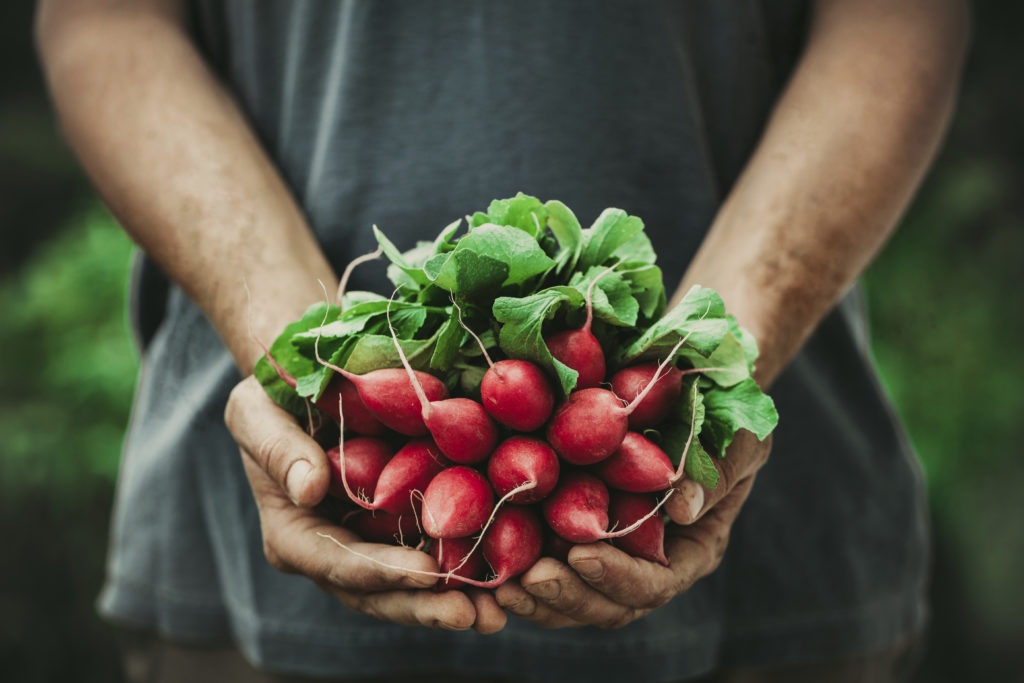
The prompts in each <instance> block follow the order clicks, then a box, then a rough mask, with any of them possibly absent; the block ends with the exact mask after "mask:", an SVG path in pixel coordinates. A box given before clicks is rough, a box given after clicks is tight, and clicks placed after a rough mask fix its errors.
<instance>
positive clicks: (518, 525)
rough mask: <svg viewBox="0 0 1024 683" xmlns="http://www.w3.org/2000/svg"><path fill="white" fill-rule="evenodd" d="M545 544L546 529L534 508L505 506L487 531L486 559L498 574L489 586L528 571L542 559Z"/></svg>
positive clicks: (485, 543)
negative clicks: (544, 529) (543, 527)
mask: <svg viewBox="0 0 1024 683" xmlns="http://www.w3.org/2000/svg"><path fill="white" fill-rule="evenodd" d="M543 547H544V532H543V529H542V527H541V523H540V518H539V517H538V516H537V513H536V512H534V511H533V509H532V508H528V507H519V506H515V505H513V506H511V507H506V508H502V509H501V511H499V512H498V514H497V516H496V517H495V518H494V523H493V524H492V525H491V528H490V529H489V530H488V531H487V533H486V534H485V535H484V542H483V551H484V559H486V560H487V564H489V565H491V569H492V570H493V571H494V573H495V575H496V576H495V578H493V579H492V580H491V581H489V582H488V584H489V585H487V586H485V587H487V588H496V587H497V586H500V585H501V584H503V583H505V582H506V581H508V580H509V579H510V578H512V577H513V576H518V575H519V574H522V573H523V572H525V571H526V570H527V569H529V568H530V567H532V566H533V564H534V563H535V562H536V561H537V560H539V559H540V553H541V549H542V548H543ZM474 585H477V584H474Z"/></svg>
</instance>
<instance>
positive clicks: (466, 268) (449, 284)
mask: <svg viewBox="0 0 1024 683" xmlns="http://www.w3.org/2000/svg"><path fill="white" fill-rule="evenodd" d="M508 229H512V228H508ZM465 239H466V238H465V237H463V238H462V240H459V245H460V246H461V245H462V242H463V241H464V240H465ZM423 270H424V272H425V273H426V274H427V276H428V277H429V278H430V279H431V280H433V282H434V284H435V285H437V286H438V287H440V288H442V289H445V290H447V291H449V292H451V293H452V294H454V295H455V296H458V297H460V298H472V297H474V296H478V295H482V294H486V293H489V292H493V291H496V290H497V289H498V288H499V287H500V286H501V284H502V283H503V282H505V281H506V280H507V279H508V274H509V266H508V265H507V264H506V263H503V262H501V261H499V260H497V259H495V258H492V257H491V256H488V255H486V254H478V253H477V252H475V251H473V250H470V249H459V248H456V249H455V251H452V252H449V253H447V254H438V255H437V256H435V257H434V258H432V259H430V260H429V261H427V263H426V264H425V265H424V266H423Z"/></svg>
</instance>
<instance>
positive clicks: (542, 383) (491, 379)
mask: <svg viewBox="0 0 1024 683" xmlns="http://www.w3.org/2000/svg"><path fill="white" fill-rule="evenodd" d="M480 398H481V400H482V401H483V404H484V408H485V409H486V410H487V412H488V413H489V414H490V416H491V417H493V418H494V419H495V420H497V421H498V422H500V423H501V424H503V425H505V426H506V427H509V428H511V429H514V430H516V431H517V432H532V431H534V430H537V429H540V428H541V427H542V426H544V423H545V422H547V421H548V418H549V417H551V410H552V409H553V408H554V407H555V392H554V390H553V389H552V388H551V380H549V379H548V377H547V375H545V374H544V372H543V371H542V370H541V369H540V368H539V367H537V366H536V365H534V364H533V363H531V362H530V361H526V360H500V361H498V362H497V363H494V364H493V365H491V367H490V369H489V370H488V371H487V372H486V373H485V374H484V378H483V381H481V382H480Z"/></svg>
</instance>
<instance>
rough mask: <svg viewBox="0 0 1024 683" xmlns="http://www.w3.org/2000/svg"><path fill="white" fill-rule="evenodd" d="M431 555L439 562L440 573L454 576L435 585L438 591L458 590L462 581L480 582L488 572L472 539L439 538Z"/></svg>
mask: <svg viewBox="0 0 1024 683" xmlns="http://www.w3.org/2000/svg"><path fill="white" fill-rule="evenodd" d="M430 555H431V557H433V558H434V559H435V560H437V567H438V571H439V572H440V573H442V574H445V575H447V574H449V573H451V574H452V578H451V579H447V578H446V579H444V580H443V581H439V582H438V583H437V584H436V585H435V589H436V590H446V589H450V588H456V587H457V586H458V585H460V584H461V582H460V581H459V579H460V578H462V579H474V580H479V579H482V578H483V575H484V572H485V571H487V562H486V560H484V555H483V553H482V552H480V550H478V549H477V550H474V545H473V539H472V538H447V539H443V538H439V539H437V540H436V541H434V543H433V544H432V545H431V546H430Z"/></svg>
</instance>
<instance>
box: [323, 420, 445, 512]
mask: <svg viewBox="0 0 1024 683" xmlns="http://www.w3.org/2000/svg"><path fill="white" fill-rule="evenodd" d="M339 456H340V463H339V464H340V469H341V482H342V485H343V486H344V487H345V491H346V492H347V493H348V497H349V498H351V499H352V500H353V501H354V502H355V503H356V504H358V505H359V506H360V507H364V508H366V509H367V510H384V511H385V512H390V513H391V514H393V515H407V514H412V512H413V499H412V494H413V493H414V492H416V491H418V492H421V493H422V492H423V490H424V489H425V488H427V485H428V484H429V483H430V481H431V480H432V479H433V478H434V477H435V476H436V475H437V474H438V473H440V472H441V471H442V470H443V469H444V468H445V467H447V466H448V462H447V461H446V460H445V458H444V456H443V455H441V452H440V451H439V450H438V448H437V446H436V445H434V442H432V441H431V440H430V439H414V440H413V441H410V442H409V443H407V444H406V445H405V446H403V447H402V448H401V449H399V451H398V452H397V453H395V454H394V456H392V458H391V460H389V461H388V464H387V465H385V466H384V469H383V470H381V473H380V477H379V478H378V479H377V486H376V488H375V489H374V492H373V501H372V502H371V501H365V500H362V499H361V498H359V497H358V496H357V495H355V493H354V492H353V491H352V488H351V487H350V486H349V485H348V478H347V471H346V470H347V466H346V459H345V456H346V452H345V448H344V444H343V445H342V448H341V451H340V453H339Z"/></svg>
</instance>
